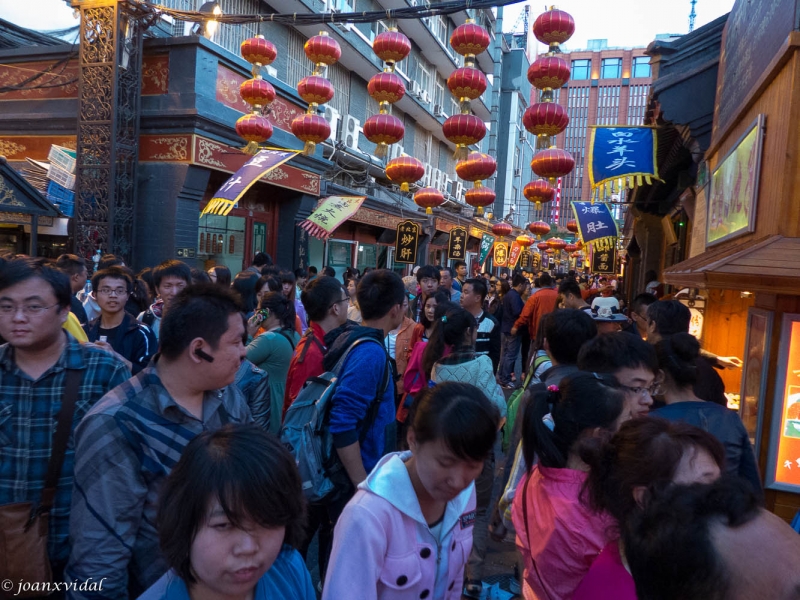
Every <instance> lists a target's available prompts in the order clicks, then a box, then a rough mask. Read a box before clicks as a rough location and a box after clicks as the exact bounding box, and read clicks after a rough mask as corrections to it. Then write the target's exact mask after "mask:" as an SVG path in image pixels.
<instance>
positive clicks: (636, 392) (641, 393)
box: [619, 382, 660, 396]
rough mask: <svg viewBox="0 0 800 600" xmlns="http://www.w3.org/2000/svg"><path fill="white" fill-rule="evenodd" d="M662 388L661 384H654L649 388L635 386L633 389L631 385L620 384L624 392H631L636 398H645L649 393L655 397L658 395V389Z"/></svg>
mask: <svg viewBox="0 0 800 600" xmlns="http://www.w3.org/2000/svg"><path fill="white" fill-rule="evenodd" d="M659 386H660V383H659V382H655V383H652V384H651V385H650V386H649V387H641V386H634V387H631V386H629V385H622V384H620V386H619V387H621V388H622V389H623V390H627V391H629V392H630V393H631V394H633V395H634V396H644V393H645V392H647V393H648V394H650V396H655V395H656V394H657V393H658V388H659Z"/></svg>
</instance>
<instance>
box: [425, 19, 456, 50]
mask: <svg viewBox="0 0 800 600" xmlns="http://www.w3.org/2000/svg"><path fill="white" fill-rule="evenodd" d="M427 23H428V27H429V28H430V30H431V33H432V34H433V35H434V36H435V37H436V38H437V39H438V40H439V41H440V42H442V44H445V45H447V43H448V42H449V41H450V38H449V37H448V36H447V18H446V17H443V16H442V15H437V16H435V17H430V18H429V19H427Z"/></svg>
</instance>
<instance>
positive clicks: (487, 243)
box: [478, 233, 494, 265]
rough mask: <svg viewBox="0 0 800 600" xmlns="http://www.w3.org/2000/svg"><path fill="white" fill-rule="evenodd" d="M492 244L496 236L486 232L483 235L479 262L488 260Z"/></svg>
mask: <svg viewBox="0 0 800 600" xmlns="http://www.w3.org/2000/svg"><path fill="white" fill-rule="evenodd" d="M492 244H494V238H493V237H492V236H490V235H489V234H486V233H484V234H483V236H482V237H481V253H480V255H479V256H478V264H481V265H482V264H483V263H484V262H485V261H486V257H487V256H489V250H491V249H492Z"/></svg>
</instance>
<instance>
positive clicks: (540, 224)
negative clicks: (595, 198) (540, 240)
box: [528, 221, 550, 236]
mask: <svg viewBox="0 0 800 600" xmlns="http://www.w3.org/2000/svg"><path fill="white" fill-rule="evenodd" d="M528 231H530V232H531V233H532V234H533V235H536V236H542V235H547V234H548V233H550V225H548V224H547V223H545V222H544V221H536V222H534V223H531V224H530V225H528Z"/></svg>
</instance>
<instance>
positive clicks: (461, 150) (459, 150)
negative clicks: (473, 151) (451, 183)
mask: <svg viewBox="0 0 800 600" xmlns="http://www.w3.org/2000/svg"><path fill="white" fill-rule="evenodd" d="M468 157H469V148H467V147H466V146H465V145H464V144H456V151H455V152H453V158H455V159H456V160H464V159H466V158H468Z"/></svg>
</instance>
